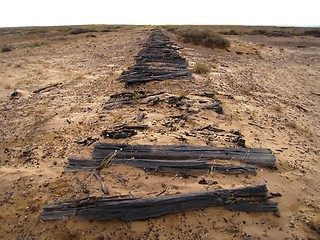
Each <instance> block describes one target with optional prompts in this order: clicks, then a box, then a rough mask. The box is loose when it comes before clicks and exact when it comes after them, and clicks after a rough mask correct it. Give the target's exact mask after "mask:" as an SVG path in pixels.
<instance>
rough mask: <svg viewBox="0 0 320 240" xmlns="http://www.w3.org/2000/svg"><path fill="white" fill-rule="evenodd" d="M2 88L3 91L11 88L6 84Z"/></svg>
mask: <svg viewBox="0 0 320 240" xmlns="http://www.w3.org/2000/svg"><path fill="white" fill-rule="evenodd" d="M3 87H4V89H10V88H11V85H10V84H8V83H6V84H4V85H3Z"/></svg>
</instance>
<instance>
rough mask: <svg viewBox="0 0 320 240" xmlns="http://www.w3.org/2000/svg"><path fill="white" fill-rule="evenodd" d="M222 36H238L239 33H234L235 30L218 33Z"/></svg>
mask: <svg viewBox="0 0 320 240" xmlns="http://www.w3.org/2000/svg"><path fill="white" fill-rule="evenodd" d="M219 33H220V34H222V35H239V32H236V31H235V30H233V29H232V30H229V31H221V32H219Z"/></svg>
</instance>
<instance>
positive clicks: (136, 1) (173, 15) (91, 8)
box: [0, 0, 320, 27]
mask: <svg viewBox="0 0 320 240" xmlns="http://www.w3.org/2000/svg"><path fill="white" fill-rule="evenodd" d="M0 9H1V10H0V27H20V26H58V25H82V24H151V25H160V24H161V25H162V24H205V25H211V24H213V25H272V26H320V13H319V9H320V1H319V0H303V1H302V0H292V1H289V0H255V1H254V0H238V1H237V0H218V1H217V0H184V1H183V0H159V1H153V0H132V1H128V0H112V1H108V0H90V1H82V0H78V1H73V0H42V1H39V0H0Z"/></svg>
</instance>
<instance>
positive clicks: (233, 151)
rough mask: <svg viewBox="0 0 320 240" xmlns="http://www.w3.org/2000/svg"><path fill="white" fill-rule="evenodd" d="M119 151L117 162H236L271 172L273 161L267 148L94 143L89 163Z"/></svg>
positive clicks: (273, 157)
mask: <svg viewBox="0 0 320 240" xmlns="http://www.w3.org/2000/svg"><path fill="white" fill-rule="evenodd" d="M115 150H118V151H119V150H121V151H119V152H118V153H117V158H122V159H131V158H135V159H159V160H161V159H162V160H187V159H199V160H215V159H216V160H230V161H235V160H237V161H240V162H244V163H246V164H252V165H256V166H260V167H269V168H273V167H274V166H275V162H276V158H275V156H274V155H273V154H272V152H271V150H270V149H267V148H228V147H210V146H191V145H167V146H162V145H130V144H113V143H96V144H95V147H94V149H93V152H92V159H103V158H104V157H105V156H107V155H108V154H110V153H111V152H114V151H115Z"/></svg>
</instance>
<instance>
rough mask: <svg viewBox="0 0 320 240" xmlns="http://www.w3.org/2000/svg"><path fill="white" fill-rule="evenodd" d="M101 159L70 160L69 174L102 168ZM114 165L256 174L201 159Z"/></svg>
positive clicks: (242, 167) (122, 161)
mask: <svg viewBox="0 0 320 240" xmlns="http://www.w3.org/2000/svg"><path fill="white" fill-rule="evenodd" d="M101 162H102V160H100V159H81V158H72V157H71V158H68V165H67V166H66V168H65V170H66V171H67V172H79V171H91V170H93V169H96V168H97V167H99V166H100V164H101ZM112 164H116V165H118V164H122V165H127V166H133V167H137V168H142V169H144V170H147V171H157V172H167V173H175V174H182V175H190V174H200V173H206V172H220V173H224V174H240V173H247V174H256V168H255V167H254V166H247V165H231V164H226V165H223V164H210V163H207V162H206V161H203V160H199V159H188V160H162V159H161V160H159V159H135V158H130V159H125V158H117V156H115V158H114V159H113V160H112Z"/></svg>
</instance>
